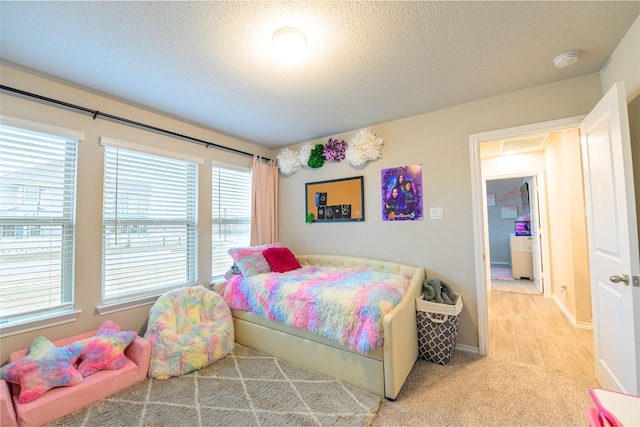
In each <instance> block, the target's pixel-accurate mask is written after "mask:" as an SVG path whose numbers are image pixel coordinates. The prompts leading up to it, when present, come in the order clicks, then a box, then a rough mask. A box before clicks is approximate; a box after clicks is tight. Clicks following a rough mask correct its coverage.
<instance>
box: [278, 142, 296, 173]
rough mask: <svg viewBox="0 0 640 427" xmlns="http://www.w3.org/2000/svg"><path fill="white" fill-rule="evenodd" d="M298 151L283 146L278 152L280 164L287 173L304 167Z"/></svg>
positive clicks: (281, 168)
mask: <svg viewBox="0 0 640 427" xmlns="http://www.w3.org/2000/svg"><path fill="white" fill-rule="evenodd" d="M298 157H299V156H298V153H296V152H295V151H294V150H292V149H290V148H283V149H282V150H281V151H280V152H279V153H278V157H277V159H278V166H279V167H280V170H281V171H282V173H283V174H285V175H292V174H294V173H296V172H298V171H299V170H300V169H302V163H300V160H299V158H298Z"/></svg>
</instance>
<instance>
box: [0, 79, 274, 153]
mask: <svg viewBox="0 0 640 427" xmlns="http://www.w3.org/2000/svg"><path fill="white" fill-rule="evenodd" d="M0 89H2V90H5V91H8V92H13V93H17V94H19V95H22V96H28V97H30V98H35V99H38V100H40V101H45V102H49V103H52V104H55V105H60V106H63V107H67V108H71V109H74V110H78V111H82V112H85V113H89V114H91V115H93V120H95V119H96V118H98V117H105V118H107V119H110V120H115V121H118V122H122V123H125V124H128V125H132V126H136V127H140V128H143V129H148V130H151V131H154V132H159V133H163V134H166V135H170V136H175V137H177V138H181V139H185V140H187V141H190V142H193V143H198V144H202V145H204V146H205V148H209V147H214V148H218V149H220V150H227V151H231V152H232V153H236V154H242V155H243V156H249V157H253V156H254V155H253V154H251V153H247V152H246V151H242V150H237V149H235V148H231V147H225V146H224V145H219V144H215V143H213V142H209V141H205V140H203V139H198V138H194V137H191V136H188V135H183V134H181V133H177V132H173V131H170V130H167V129H162V128H159V127H156V126H151V125H147V124H144V123H140V122H136V121H134V120H129V119H125V118H124V117H118V116H114V115H113V114H107V113H103V112H101V111H98V110H92V109H90V108H86V107H82V106H80V105H75V104H70V103H68V102H64V101H60V100H58V99H53V98H48V97H46V96H42V95H38V94H35V93H31V92H26V91H24V90H20V89H16V88H12V87H9V86H5V85H0ZM258 157H260V158H261V159H262V160H264V161H267V162H269V161H271V159H269V158H267V157H261V156H258Z"/></svg>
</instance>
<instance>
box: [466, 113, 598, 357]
mask: <svg viewBox="0 0 640 427" xmlns="http://www.w3.org/2000/svg"><path fill="white" fill-rule="evenodd" d="M584 117H585V116H576V117H569V118H566V119H559V120H551V121H548V122H542V123H534V124H530V125H524V126H516V127H512V128H506V129H498V130H494V131H489V132H482V133H476V134H472V135H469V153H470V157H471V159H470V160H471V201H472V208H473V241H474V252H475V256H474V265H475V269H476V301H477V304H478V307H477V310H478V349H479V351H480V354H481V355H483V356H484V355H487V354H488V353H489V351H488V350H489V309H488V300H487V286H488V283H487V281H488V280H490V277H487V276H488V275H489V274H490V273H489V272H488V271H487V268H486V264H487V254H486V249H485V248H486V247H487V242H488V237H487V236H486V235H485V234H486V233H485V227H484V223H485V222H486V219H485V218H484V212H485V209H484V203H486V201H485V197H484V194H485V193H486V183H485V181H484V179H483V177H482V170H481V164H482V163H481V159H480V144H481V143H483V142H487V141H494V140H497V139H507V138H512V137H517V136H522V135H527V134H538V133H542V132H555V131H561V130H565V129H574V128H576V127H579V126H580V123H581V122H582V120H583V119H584ZM545 285H547V286H548V285H549V284H548V283H546V284H545Z"/></svg>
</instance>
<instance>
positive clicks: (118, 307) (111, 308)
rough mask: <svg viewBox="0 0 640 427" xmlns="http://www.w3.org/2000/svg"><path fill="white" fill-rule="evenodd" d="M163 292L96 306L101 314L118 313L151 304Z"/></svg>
mask: <svg viewBox="0 0 640 427" xmlns="http://www.w3.org/2000/svg"><path fill="white" fill-rule="evenodd" d="M160 295H161V294H157V295H147V296H144V297H140V298H135V299H130V300H126V301H117V302H112V303H105V304H100V305H99V306H97V307H96V311H97V312H98V314H99V315H100V316H104V315H106V314H111V313H116V312H118V311H124V310H130V309H132V308H137V307H142V306H143V305H149V304H153V303H154V302H156V300H157V299H158V297H159V296H160Z"/></svg>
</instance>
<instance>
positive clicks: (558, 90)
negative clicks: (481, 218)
mask: <svg viewBox="0 0 640 427" xmlns="http://www.w3.org/2000/svg"><path fill="white" fill-rule="evenodd" d="M599 99H600V78H599V75H598V74H592V75H588V76H584V77H580V78H576V79H569V80H564V81H561V82H557V83H554V84H549V85H544V86H540V87H536V88H531V89H527V90H523V91H518V92H512V93H508V94H505V95H501V96H497V97H493V98H488V99H485V100H482V101H478V102H473V103H469V104H464V105H459V106H456V107H452V108H448V109H444V110H440V111H436V112H432V113H427V114H422V115H418V116H414V117H409V118H406V119H402V120H396V121H393V122H387V123H381V124H377V125H375V126H372V127H371V129H372V130H373V131H374V132H375V133H377V134H379V135H380V136H382V137H383V139H384V140H385V146H384V149H383V151H382V159H379V160H377V161H375V162H372V163H368V164H366V165H365V166H363V167H359V168H354V167H352V166H350V165H349V164H347V163H346V162H343V163H340V164H327V165H325V166H323V167H322V168H320V169H314V170H311V169H308V168H305V169H303V170H302V171H300V172H298V173H296V174H294V175H292V176H288V177H284V176H282V177H281V180H280V194H281V196H280V202H279V210H280V219H279V220H280V240H282V241H283V242H285V243H286V244H287V245H289V246H290V247H291V248H292V249H293V251H294V252H296V253H330V254H348V255H359V256H365V257H372V258H382V259H388V260H392V261H397V262H404V263H407V264H413V265H418V266H423V267H425V268H426V270H427V274H428V275H429V276H430V277H438V278H440V279H441V280H444V281H445V282H447V283H449V284H450V285H451V286H452V287H453V288H454V289H455V290H457V291H458V292H460V293H461V294H462V296H463V301H464V306H465V308H464V310H463V312H462V315H461V321H460V330H459V332H458V343H459V344H461V345H465V346H469V347H475V348H477V347H478V316H477V300H476V283H475V269H474V263H475V259H474V256H475V254H474V237H473V223H472V199H471V176H470V174H471V172H470V153H469V135H471V134H475V133H480V132H487V131H490V130H496V129H504V128H509V127H515V126H521V125H525V124H531V123H539V122H544V121H550V120H555V119H561V118H567V117H574V116H579V115H583V114H586V113H587V112H588V111H589V110H590V109H591V108H592V107H593V106H594V105H595V104H596V102H597V101H598V100H599ZM356 131H357V130H354V131H352V132H346V133H343V134H339V135H327V137H326V138H320V139H318V140H314V141H311V142H313V143H324V142H326V140H327V138H328V137H329V136H332V137H337V138H342V139H344V140H345V141H349V140H350V139H351V138H352V137H353V135H355V133H356ZM417 163H420V164H422V167H423V177H422V179H423V187H424V193H423V198H424V208H425V212H426V213H427V215H426V219H425V220H424V221H420V222H383V221H382V219H381V197H380V172H381V169H383V168H392V167H398V166H404V165H411V164H417ZM358 175H363V176H364V185H365V210H366V212H365V215H366V219H365V221H364V222H362V223H348V222H344V223H320V224H318V223H316V224H306V223H305V220H304V216H305V207H304V206H305V201H304V188H305V187H304V186H305V183H307V182H315V181H323V180H328V179H337V178H345V177H350V176H358ZM430 207H443V209H444V219H442V220H430V219H428V212H429V208H430Z"/></svg>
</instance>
